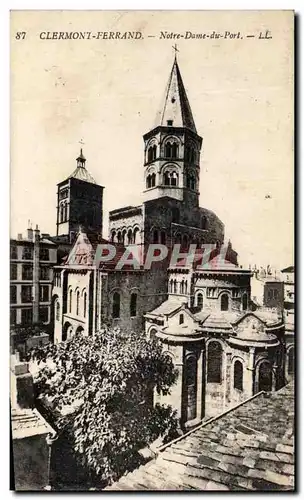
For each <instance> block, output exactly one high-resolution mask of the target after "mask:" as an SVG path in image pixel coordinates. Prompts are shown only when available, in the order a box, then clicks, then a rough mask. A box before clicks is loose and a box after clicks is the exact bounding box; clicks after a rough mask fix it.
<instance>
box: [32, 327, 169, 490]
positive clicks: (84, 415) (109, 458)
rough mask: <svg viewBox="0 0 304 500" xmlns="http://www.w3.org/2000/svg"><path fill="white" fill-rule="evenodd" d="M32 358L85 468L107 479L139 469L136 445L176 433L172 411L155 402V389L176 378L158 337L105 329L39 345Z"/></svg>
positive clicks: (42, 390) (42, 389)
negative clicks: (148, 338) (153, 401)
mask: <svg viewBox="0 0 304 500" xmlns="http://www.w3.org/2000/svg"><path fill="white" fill-rule="evenodd" d="M31 359H32V361H35V362H38V363H39V365H38V366H39V368H40V369H39V371H38V374H37V375H36V378H35V382H36V388H37V391H38V394H39V395H42V396H43V397H47V399H48V401H51V402H52V406H53V407H54V408H56V410H57V412H60V415H61V418H60V419H59V422H58V425H59V428H61V429H62V428H64V427H65V429H69V432H70V436H71V437H72V440H73V446H74V450H75V452H76V455H78V456H79V457H81V460H82V463H83V465H84V466H86V467H88V468H90V469H91V470H92V471H94V473H96V474H97V475H98V476H99V477H100V478H102V479H103V480H107V481H108V480H115V479H117V478H118V477H119V476H120V475H121V474H123V473H124V472H125V471H126V470H129V469H130V468H131V467H132V466H134V463H135V462H134V460H136V456H137V452H138V450H139V449H140V448H142V447H144V446H146V445H147V444H148V443H151V442H152V441H154V440H155V439H156V438H157V437H158V436H162V438H163V439H164V440H169V439H172V438H173V437H175V436H176V432H177V419H176V415H175V412H174V411H173V410H172V408H171V407H169V406H168V407H165V406H161V405H156V406H155V407H153V404H152V395H153V391H154V390H156V391H157V393H159V394H160V393H162V394H167V393H168V392H169V388H170V386H171V385H172V384H173V383H174V382H175V379H176V371H175V369H174V365H173V362H172V360H171V357H170V356H169V355H167V354H165V353H163V352H162V346H161V344H160V343H159V342H158V341H157V340H147V339H146V337H145V336H144V335H143V334H142V335H138V334H130V335H128V336H124V335H122V334H121V333H120V331H119V330H118V329H116V330H112V331H110V330H108V329H107V328H106V327H105V328H103V329H102V330H101V332H100V333H99V334H98V335H95V336H94V337H84V336H81V335H78V336H75V337H74V338H72V339H71V340H70V341H67V342H62V343H59V344H56V345H52V344H48V345H47V346H46V347H44V348H43V347H40V348H36V349H35V350H33V352H32V353H31Z"/></svg>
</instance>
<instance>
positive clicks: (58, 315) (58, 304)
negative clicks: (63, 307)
mask: <svg viewBox="0 0 304 500" xmlns="http://www.w3.org/2000/svg"><path fill="white" fill-rule="evenodd" d="M55 317H56V321H60V303H59V300H58V299H57V300H56V302H55Z"/></svg>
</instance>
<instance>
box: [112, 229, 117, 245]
mask: <svg viewBox="0 0 304 500" xmlns="http://www.w3.org/2000/svg"><path fill="white" fill-rule="evenodd" d="M115 236H116V232H115V231H112V232H111V241H112V243H114V240H115Z"/></svg>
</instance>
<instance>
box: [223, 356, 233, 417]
mask: <svg viewBox="0 0 304 500" xmlns="http://www.w3.org/2000/svg"><path fill="white" fill-rule="evenodd" d="M231 357H232V354H231V351H230V350H227V351H226V357H225V372H224V408H223V410H225V409H226V408H227V406H229V404H230V403H231Z"/></svg>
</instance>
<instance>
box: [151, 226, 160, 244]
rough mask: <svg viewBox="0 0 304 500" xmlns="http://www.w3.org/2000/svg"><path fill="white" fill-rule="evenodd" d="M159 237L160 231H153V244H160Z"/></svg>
mask: <svg viewBox="0 0 304 500" xmlns="http://www.w3.org/2000/svg"><path fill="white" fill-rule="evenodd" d="M158 235H159V233H158V229H154V231H153V238H152V242H153V243H158Z"/></svg>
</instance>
